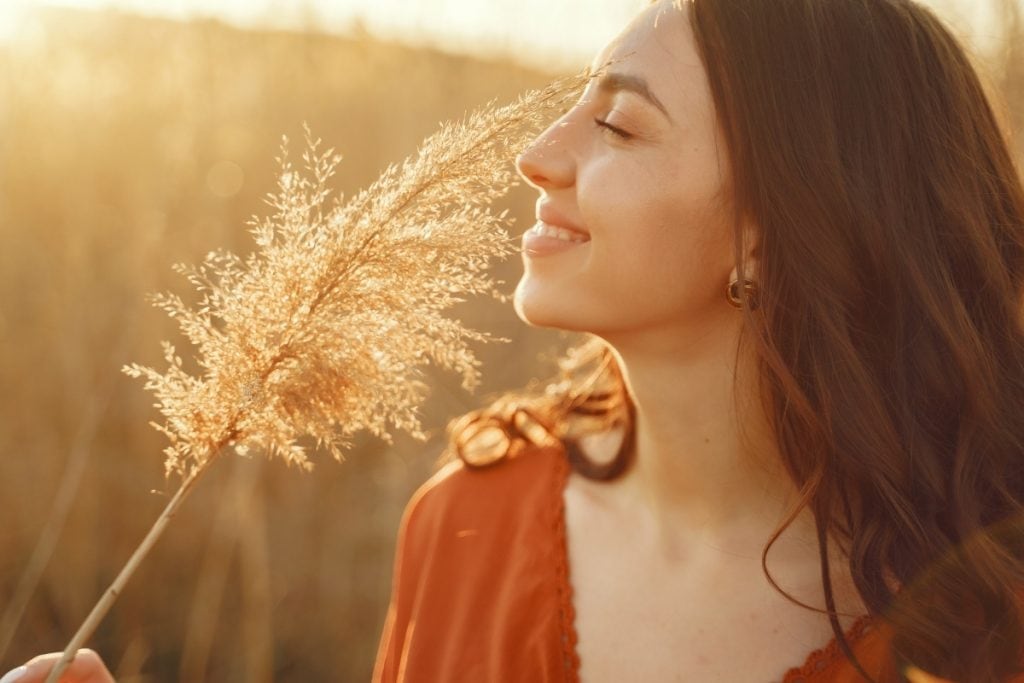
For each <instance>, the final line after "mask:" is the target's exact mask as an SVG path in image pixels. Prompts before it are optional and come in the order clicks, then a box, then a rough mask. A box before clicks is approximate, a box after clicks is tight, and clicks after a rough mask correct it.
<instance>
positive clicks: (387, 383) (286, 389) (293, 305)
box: [47, 71, 596, 681]
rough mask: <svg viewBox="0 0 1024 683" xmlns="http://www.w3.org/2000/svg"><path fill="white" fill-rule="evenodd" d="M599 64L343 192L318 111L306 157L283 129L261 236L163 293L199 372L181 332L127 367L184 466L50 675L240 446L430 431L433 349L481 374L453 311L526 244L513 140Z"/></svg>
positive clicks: (476, 120)
mask: <svg viewBox="0 0 1024 683" xmlns="http://www.w3.org/2000/svg"><path fill="white" fill-rule="evenodd" d="M595 75H596V74H595ZM592 77H593V75H591V74H590V72H589V71H586V72H583V73H581V74H579V75H577V76H574V77H571V78H567V79H562V80H558V81H555V82H554V83H552V84H551V85H549V86H548V87H546V88H544V89H541V90H537V91H533V92H530V93H527V94H525V95H523V96H522V97H520V98H519V99H518V100H517V101H516V102H514V103H512V104H510V105H507V106H502V107H497V106H495V104H494V103H493V102H492V103H490V104H488V105H487V106H485V107H484V108H483V109H481V110H479V111H477V112H475V113H473V114H471V115H469V116H468V117H467V118H466V119H464V120H463V121H460V122H456V123H450V124H446V125H443V126H442V127H441V129H440V130H439V131H438V132H437V133H435V134H434V135H432V136H430V137H429V138H427V139H426V140H425V141H424V142H423V144H422V145H421V146H420V148H419V149H418V151H417V152H416V154H414V155H413V156H411V157H410V158H408V159H406V160H405V161H404V162H403V163H402V164H400V165H392V166H389V167H388V168H387V169H386V170H385V171H384V173H383V174H382V175H381V176H380V178H379V179H378V180H377V181H376V182H374V183H373V184H372V185H371V186H370V187H368V188H367V189H365V190H363V191H361V192H359V193H358V194H357V195H355V196H354V197H352V198H351V199H349V200H348V201H347V202H344V203H343V202H342V201H341V198H338V199H335V200H333V201H330V194H331V192H330V190H329V189H328V187H327V183H328V181H329V180H330V178H331V176H332V174H333V173H334V170H335V167H336V166H337V164H338V163H339V161H340V157H339V156H338V155H336V154H335V153H334V152H333V150H330V149H328V150H325V151H321V149H320V146H321V142H320V141H319V140H313V139H312V135H311V134H310V133H309V130H308V129H307V130H306V143H307V150H306V152H305V153H304V154H303V157H302V159H303V162H304V164H303V167H302V170H297V169H296V168H295V167H294V166H293V165H292V162H291V161H290V160H289V157H288V150H287V141H285V144H284V145H283V146H282V147H283V153H282V156H281V157H280V158H279V163H280V164H281V173H280V176H279V179H278V187H277V192H276V193H274V194H272V195H270V197H269V203H270V205H271V206H272V207H273V210H274V212H273V214H272V215H271V216H269V217H267V218H263V219H254V220H253V221H252V222H251V223H250V226H251V228H252V232H253V234H254V236H255V240H256V245H257V249H256V250H255V251H254V253H253V254H252V255H250V256H249V257H248V258H244V259H243V258H240V257H239V256H236V255H234V254H231V253H228V252H224V251H217V252H213V253H211V254H209V255H208V256H207V258H206V260H205V262H204V263H203V264H202V265H199V266H197V267H185V266H178V267H177V269H178V270H179V271H180V272H181V273H183V274H184V275H185V276H186V277H187V278H188V280H189V281H190V282H191V283H192V285H193V286H194V287H195V288H196V289H197V290H198V292H199V296H200V301H199V303H198V305H197V306H195V307H190V306H188V305H187V304H185V302H184V301H183V300H182V298H181V297H179V296H177V295H175V294H163V295H159V296H157V297H155V303H156V304H157V305H158V306H160V307H161V308H163V309H164V310H166V311H167V313H168V314H169V315H170V316H172V317H174V318H175V319H176V320H177V321H178V324H179V326H180V328H181V331H182V333H183V334H184V336H185V337H186V338H187V339H188V340H189V341H190V342H191V343H192V344H193V346H194V347H195V350H196V353H195V360H196V362H197V364H198V367H199V368H201V374H199V375H193V374H190V373H189V372H188V371H187V370H186V369H185V364H184V362H183V360H182V358H181V357H180V356H179V355H178V354H177V352H176V351H175V349H174V347H173V346H171V345H170V344H169V343H166V342H165V343H164V352H165V358H166V360H167V364H168V367H167V369H166V370H165V371H163V372H160V371H158V370H155V369H153V368H149V367H143V366H140V365H130V366H127V367H126V368H125V372H127V373H128V374H129V375H132V376H134V377H141V378H145V380H146V385H145V386H146V389H148V390H149V391H152V392H153V393H154V394H155V396H156V398H157V404H156V405H157V407H158V408H159V409H160V412H161V413H162V415H163V422H162V423H159V424H156V423H155V424H154V426H156V427H157V429H159V430H160V431H161V432H163V433H164V434H166V435H167V437H168V439H169V440H170V445H169V446H168V447H167V448H166V449H165V454H166V461H165V464H166V469H167V473H168V474H169V475H171V474H179V475H181V477H182V484H181V486H180V488H179V489H178V491H177V493H176V494H175V495H174V497H173V498H172V499H171V501H170V503H169V504H168V506H167V508H166V509H165V510H164V512H163V513H162V514H161V515H160V517H159V518H158V519H157V521H156V523H155V524H154V526H153V528H152V529H151V530H150V532H149V533H148V534H147V536H146V538H145V539H144V540H143V541H142V543H141V544H140V546H139V548H138V549H137V550H136V551H135V553H134V554H133V555H132V557H131V559H129V561H128V563H127V565H126V566H125V568H124V569H123V570H122V571H121V573H120V574H119V575H118V577H117V579H115V581H114V583H113V584H112V585H111V587H110V588H109V589H108V590H107V592H106V593H105V594H104V596H103V598H101V600H100V601H99V603H98V604H97V605H96V607H95V608H94V609H93V611H92V613H91V614H90V615H89V617H88V618H87V619H86V621H85V623H83V625H82V626H81V628H80V629H79V630H78V633H76V634H75V636H74V638H72V640H71V642H70V643H69V645H68V647H67V649H66V650H65V651H64V656H63V657H62V658H61V660H60V662H58V664H57V665H56V666H55V667H54V668H53V670H52V671H51V672H50V677H49V678H48V679H47V680H48V681H57V680H58V678H59V675H60V672H61V671H63V669H64V668H65V667H66V666H67V664H68V663H69V662H70V661H71V660H72V659H73V658H74V653H75V652H77V651H78V649H79V647H81V646H82V645H83V644H84V642H85V641H86V640H87V639H88V637H89V636H90V635H91V634H92V632H93V631H94V630H95V628H96V626H97V625H98V624H99V621H100V620H101V619H102V618H103V616H104V615H105V614H106V612H107V610H108V609H109V608H110V606H111V604H112V603H113V601H114V598H115V597H116V595H117V594H118V593H119V592H120V591H121V589H122V587H123V586H124V584H125V583H126V582H127V580H128V578H129V577H130V576H131V574H132V573H133V572H134V570H135V568H136V567H137V566H138V564H139V562H141V560H142V558H143V557H144V556H145V554H146V553H147V552H148V551H149V549H150V548H151V547H152V545H153V543H155V541H156V539H157V538H158V537H159V535H160V533H161V532H162V531H163V528H164V527H165V526H166V525H167V523H168V522H169V520H170V518H171V517H172V516H173V514H174V512H175V511H176V510H177V508H178V506H179V505H180V504H181V501H182V500H183V499H184V497H185V496H186V495H187V494H188V492H189V491H190V490H191V488H192V486H193V485H194V484H195V482H196V480H197V479H198V477H199V476H200V475H201V474H202V472H203V471H205V469H206V468H207V467H208V466H209V465H210V463H211V462H212V461H213V460H214V459H215V458H216V457H217V456H218V455H220V454H221V453H222V452H224V451H225V449H227V448H233V449H234V450H235V451H236V452H240V453H245V452H246V451H249V450H250V449H253V450H258V451H262V452H266V453H268V454H269V455H272V456H280V457H282V458H284V459H285V460H286V461H288V462H289V463H294V464H297V465H299V466H301V467H304V468H309V467H310V462H309V459H308V455H307V453H306V451H305V450H304V449H303V447H302V446H301V445H299V443H298V440H299V439H300V438H301V437H312V438H313V439H314V440H315V442H316V444H317V446H318V447H322V448H324V449H327V450H329V451H330V452H331V453H332V454H333V455H334V456H335V457H336V458H339V459H340V458H341V457H342V451H343V450H344V449H345V448H347V447H348V446H349V445H350V442H349V441H348V437H349V436H350V435H352V434H353V433H354V432H356V431H358V430H363V429H365V430H369V431H370V432H372V433H373V434H376V435H377V436H379V437H381V438H382V439H384V440H385V441H387V442H389V443H390V442H391V438H392V437H391V434H390V432H389V428H395V429H400V430H404V431H406V432H408V433H409V434H410V435H412V436H413V437H415V438H418V439H420V440H423V439H425V438H426V437H425V435H424V433H423V431H422V429H421V427H420V423H419V419H418V417H417V412H418V408H419V406H420V404H421V402H422V400H423V398H424V397H425V394H426V389H427V387H426V385H425V384H424V383H423V381H422V379H423V375H422V372H421V368H422V367H423V366H424V365H425V364H427V363H428V362H431V361H432V362H434V363H436V364H437V365H440V366H442V367H444V368H448V369H450V370H454V371H455V372H458V373H460V374H461V375H462V386H463V387H464V388H466V389H467V390H472V389H473V388H475V387H476V386H477V384H478V383H479V379H480V371H479V365H480V363H479V361H478V360H477V359H476V358H475V356H474V355H473V352H472V350H471V349H470V348H469V346H468V345H467V342H470V341H496V339H495V338H493V337H491V336H490V335H488V334H486V333H484V332H478V331H474V330H471V329H468V328H466V327H465V326H464V325H463V324H462V323H461V322H459V321H458V320H452V319H449V318H446V317H445V316H444V315H443V313H444V311H445V310H446V309H448V308H450V307H451V306H452V305H454V304H456V303H458V302H460V301H463V300H464V298H463V297H464V296H465V295H470V294H473V295H475V294H490V295H492V296H494V297H496V298H498V299H500V300H502V301H505V300H507V297H505V296H504V295H502V294H501V293H500V292H499V291H498V290H497V288H496V287H497V285H499V284H502V283H501V282H500V281H494V280H492V279H490V278H489V277H487V275H486V274H485V271H486V269H487V267H488V265H489V263H490V261H491V260H492V259H493V258H495V257H498V258H504V257H507V256H509V255H510V254H512V253H514V252H515V251H516V249H515V248H514V246H513V243H512V240H511V238H510V237H509V235H508V233H507V232H506V231H505V229H504V225H505V224H506V223H507V222H508V220H507V216H506V214H505V213H504V212H503V213H500V214H495V213H493V212H492V210H491V204H492V202H493V201H494V200H495V199H496V198H498V197H500V196H502V195H504V194H505V193H506V192H507V191H508V189H509V188H510V187H511V186H513V185H514V184H515V176H514V170H513V168H512V164H511V159H512V156H513V155H514V153H515V152H518V151H519V150H520V149H522V148H524V147H525V146H526V144H528V142H529V141H530V140H531V139H532V137H533V135H534V134H535V133H536V129H537V127H538V126H539V125H540V124H541V123H544V122H546V121H548V120H549V119H550V117H551V114H552V113H553V112H557V111H560V110H564V109H565V108H566V107H567V106H568V105H569V104H570V103H571V102H572V100H573V99H575V98H576V97H578V96H579V93H580V92H581V90H582V88H583V86H585V85H586V83H587V81H588V80H589V79H590V78H592ZM505 341H507V340H505Z"/></svg>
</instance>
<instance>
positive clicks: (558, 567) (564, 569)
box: [551, 454, 580, 683]
mask: <svg viewBox="0 0 1024 683" xmlns="http://www.w3.org/2000/svg"><path fill="white" fill-rule="evenodd" d="M555 461H556V462H557V464H558V471H557V473H556V476H554V477H552V478H551V485H552V489H553V491H552V495H551V499H552V502H553V503H554V505H553V508H554V518H553V520H552V524H553V525H554V527H555V533H554V538H555V543H557V545H556V546H555V547H556V552H555V577H556V580H557V584H556V585H557V587H558V607H559V616H560V618H561V625H562V661H563V662H564V663H565V680H566V681H567V683H579V680H580V673H579V672H580V658H579V655H578V654H577V652H576V640H577V638H576V626H575V622H576V610H575V608H574V607H573V604H572V584H571V583H570V582H569V558H568V549H567V548H568V546H567V545H566V530H565V500H564V498H563V491H564V489H565V484H566V482H567V480H568V477H569V471H570V466H569V461H568V460H567V459H566V458H565V457H563V456H562V455H561V454H558V455H556V456H555Z"/></svg>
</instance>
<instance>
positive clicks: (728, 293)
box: [725, 278, 757, 310]
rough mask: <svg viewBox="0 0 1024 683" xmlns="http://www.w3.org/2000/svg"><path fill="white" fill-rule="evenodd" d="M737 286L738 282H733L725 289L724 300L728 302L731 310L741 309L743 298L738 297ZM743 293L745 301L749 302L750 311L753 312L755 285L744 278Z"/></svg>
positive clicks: (755, 306)
mask: <svg viewBox="0 0 1024 683" xmlns="http://www.w3.org/2000/svg"><path fill="white" fill-rule="evenodd" d="M739 284H740V281H739V280H733V281H731V282H730V283H729V285H728V286H727V287H726V288H725V298H726V299H728V300H729V303H730V304H731V305H732V307H733V308H743V298H742V297H741V296H740V292H739ZM743 292H744V294H745V295H746V298H747V301H748V302H750V309H751V310H754V309H755V308H757V283H756V282H754V281H753V280H747V279H746V278H744V280H743Z"/></svg>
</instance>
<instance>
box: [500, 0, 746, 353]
mask: <svg viewBox="0 0 1024 683" xmlns="http://www.w3.org/2000/svg"><path fill="white" fill-rule="evenodd" d="M609 59H611V60H614V63H613V64H611V66H610V67H608V68H607V70H606V71H605V72H604V74H603V77H602V78H599V79H593V80H591V82H590V83H589V85H588V87H587V89H586V90H585V92H584V93H583V95H582V97H581V98H580V100H579V102H578V103H577V104H576V105H575V106H574V107H573V108H572V109H571V110H569V111H568V112H567V113H566V114H565V115H563V116H562V117H561V118H560V119H558V120H557V121H556V122H555V123H553V124H552V125H551V126H550V127H549V128H548V129H547V130H546V131H545V132H544V133H542V134H541V135H540V136H539V137H538V138H537V139H536V140H535V141H534V142H533V144H532V145H531V146H530V147H529V148H528V149H527V150H526V151H525V152H524V153H523V154H522V155H520V157H519V158H518V159H517V165H518V168H519V172H520V173H521V174H522V176H523V177H524V178H525V179H526V180H527V182H529V183H530V184H531V185H533V186H534V187H536V188H537V189H538V190H539V191H540V198H539V199H538V201H537V212H538V217H539V219H541V220H544V221H545V222H548V223H554V224H558V223H562V224H563V225H567V226H570V227H573V228H576V229H578V230H581V231H584V232H586V233H587V234H588V235H589V240H587V241H585V242H576V243H573V244H570V245H567V246H568V248H562V249H561V250H557V251H547V250H543V247H542V246H541V247H540V248H541V249H542V252H541V253H531V252H532V251H533V249H532V247H533V246H537V245H538V241H537V240H535V239H534V237H533V233H534V232H535V230H536V229H537V226H535V227H534V228H531V230H530V231H528V232H527V235H525V236H524V251H523V261H524V267H525V272H524V274H523V277H522V280H521V281H520V282H519V285H518V286H517V288H516V293H515V308H516V311H517V313H518V314H519V316H520V318H522V319H523V320H524V321H525V322H527V323H528V324H531V325H534V326H538V327H555V328H560V329H566V330H575V331H586V332H592V333H594V334H597V335H598V336H601V337H603V338H604V339H606V340H608V341H610V342H611V343H613V344H614V343H615V341H616V340H617V339H622V338H623V336H624V335H630V336H634V335H637V334H640V335H643V336H644V337H647V336H648V335H651V334H654V335H658V336H659V338H660V336H661V335H662V334H663V333H664V332H666V331H667V332H671V333H672V335H678V334H680V333H683V334H684V335H686V336H688V337H690V338H693V335H698V336H701V337H703V336H706V334H707V332H709V331H710V329H711V327H713V326H715V325H717V324H721V323H722V321H724V320H726V319H730V320H735V318H736V311H735V309H733V308H732V307H731V306H730V305H729V303H728V302H727V300H726V298H725V287H726V284H727V282H728V279H729V275H730V271H731V270H732V267H733V252H732V244H733V238H732V228H731V226H729V224H728V223H727V216H728V214H727V212H726V210H727V207H728V206H729V205H728V203H727V201H723V199H727V198H725V197H723V192H724V190H723V182H725V181H726V179H727V177H728V173H727V169H726V167H725V164H726V163H727V161H726V159H725V155H724V151H725V148H724V143H722V141H721V138H720V136H719V131H718V127H717V123H716V119H715V113H714V109H713V104H712V102H711V95H710V92H709V90H708V86H707V80H706V76H705V72H704V68H703V65H702V63H701V60H700V58H699V57H698V55H697V52H696V48H695V46H694V42H693V37H692V34H691V32H690V26H689V21H688V19H687V17H686V14H685V13H684V12H683V11H682V10H680V9H678V8H676V7H674V6H673V3H672V2H671V0H663V1H661V2H658V3H656V4H654V5H651V6H650V7H648V8H647V9H646V10H645V11H643V12H642V13H641V14H640V15H639V16H637V18H636V19H635V20H634V21H633V22H632V23H631V24H630V25H629V26H628V27H627V28H626V30H625V31H624V32H623V33H622V34H621V35H619V36H618V37H617V38H616V39H615V40H614V41H612V43H611V44H609V45H608V46H607V47H606V48H605V49H604V50H603V51H602V52H601V53H600V54H599V55H598V57H597V59H596V62H595V65H594V66H595V67H597V66H601V65H603V64H604V63H605V62H606V60H609ZM612 127H614V129H613V128H612Z"/></svg>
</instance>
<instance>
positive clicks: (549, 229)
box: [532, 222, 590, 242]
mask: <svg viewBox="0 0 1024 683" xmlns="http://www.w3.org/2000/svg"><path fill="white" fill-rule="evenodd" d="M532 230H533V232H534V233H536V234H538V235H543V236H544V237H554V238H555V239H558V240H562V241H563V242H589V241H590V238H589V237H586V236H584V235H581V234H579V233H578V232H573V231H572V230H565V229H564V228H557V227H555V226H553V225H548V224H547V223H543V222H538V223H537V224H536V225H535V226H533V228H532Z"/></svg>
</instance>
